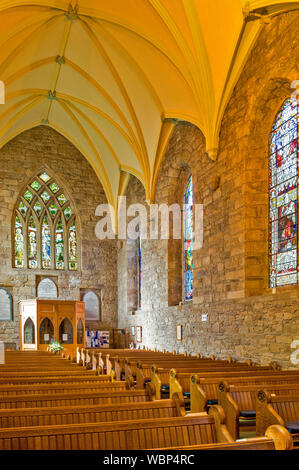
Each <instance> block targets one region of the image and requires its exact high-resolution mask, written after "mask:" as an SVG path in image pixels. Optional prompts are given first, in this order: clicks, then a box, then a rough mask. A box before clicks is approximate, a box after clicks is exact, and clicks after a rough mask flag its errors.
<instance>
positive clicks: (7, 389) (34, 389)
mask: <svg viewBox="0 0 299 470" xmlns="http://www.w3.org/2000/svg"><path fill="white" fill-rule="evenodd" d="M126 389H127V385H126V382H94V383H87V384H84V383H78V384H76V386H75V387H74V384H72V383H71V384H70V383H59V384H57V383H52V384H39V385H32V384H30V385H1V386H0V399H2V398H3V397H6V396H14V395H16V396H17V395H25V394H26V395H27V394H28V395H41V394H47V395H50V394H57V393H60V394H61V393H68V392H73V391H76V393H79V392H84V391H88V392H90V393H94V394H96V393H98V392H101V391H104V390H107V391H108V390H111V391H116V390H126Z"/></svg>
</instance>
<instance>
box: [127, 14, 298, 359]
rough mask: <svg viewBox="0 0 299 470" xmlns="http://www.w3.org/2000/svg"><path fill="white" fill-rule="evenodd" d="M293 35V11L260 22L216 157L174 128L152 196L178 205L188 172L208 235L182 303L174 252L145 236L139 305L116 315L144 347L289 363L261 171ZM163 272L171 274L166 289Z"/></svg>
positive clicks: (293, 72) (184, 126) (294, 320)
mask: <svg viewBox="0 0 299 470" xmlns="http://www.w3.org/2000/svg"><path fill="white" fill-rule="evenodd" d="M298 33H299V21H298V12H290V13H287V14H283V15H280V16H277V17H275V18H273V19H272V20H271V22H270V24H268V25H265V26H264V29H263V31H262V33H261V36H260V38H259V39H258V41H257V44H256V46H255V47H254V49H253V50H252V52H251V54H250V57H249V59H248V61H247V64H246V66H245V68H244V71H243V73H242V74H241V76H240V79H239V81H238V84H237V86H236V87H235V89H234V92H233V95H232V97H231V99H230V102H229V104H228V106H227V109H226V111H225V114H224V117H223V121H222V127H221V132H220V144H219V153H218V158H217V161H216V162H213V161H212V160H210V159H209V158H208V156H207V155H206V154H205V142H204V137H203V135H202V133H201V132H200V130H199V129H197V128H195V127H194V126H192V125H191V124H189V123H183V122H182V123H179V124H178V125H177V126H176V128H175V130H174V133H173V135H172V138H171V139H170V142H169V145H168V149H167V152H166V154H165V157H164V161H163V163H162V166H161V169H160V174H159V178H158V183H157V189H156V200H155V202H156V203H162V202H165V203H168V204H170V203H172V202H174V199H177V200H179V201H180V203H182V194H183V191H182V189H183V188H184V185H185V183H186V181H187V178H188V175H189V174H190V172H191V174H192V177H193V185H194V202H195V203H202V204H203V207H204V243H203V247H202V248H201V249H200V250H198V251H196V252H195V253H194V294H193V301H192V302H187V303H186V302H184V301H183V293H182V288H181V287H180V281H179V277H180V276H182V275H183V273H182V271H183V269H182V258H181V255H180V253H179V251H175V253H176V254H175V256H173V252H172V249H171V242H169V241H166V240H152V241H151V240H144V241H143V243H142V293H141V297H142V304H141V309H139V310H138V311H137V312H136V313H135V315H134V316H132V315H129V314H128V313H126V312H125V311H124V310H123V311H122V313H121V315H119V326H121V327H123V328H124V327H128V328H129V327H131V326H132V325H135V326H136V325H141V326H142V328H143V338H142V339H143V341H142V343H141V346H143V345H144V346H148V347H150V348H153V347H157V348H158V349H164V348H165V349H167V350H173V349H176V350H177V351H180V352H182V351H187V352H189V353H201V354H203V355H211V354H215V355H216V356H217V357H221V358H225V357H227V356H232V357H233V358H234V359H238V360H245V359H248V358H251V359H252V360H254V361H256V362H258V363H262V364H266V363H269V362H271V361H277V362H278V363H279V364H281V365H282V366H283V367H292V364H291V362H290V355H291V353H292V352H293V350H292V348H291V343H292V341H293V340H296V339H297V340H299V329H298V326H299V308H298V286H289V287H283V288H277V289H276V290H273V291H272V290H270V289H269V288H268V254H267V253H268V228H267V227H268V174H267V172H268V138H269V134H270V131H271V126H272V123H273V121H274V119H275V116H276V113H277V111H278V109H279V108H280V106H281V104H282V103H283V101H284V100H285V99H286V98H288V97H289V96H290V95H291V92H292V91H293V90H291V88H290V83H291V82H292V81H293V80H296V79H298V78H299V70H298V63H299V34H298ZM131 184H133V185H134V187H135V188H134V191H133V190H132V187H131V186H130V185H131ZM130 185H129V187H128V194H129V195H130V199H132V195H133V194H135V195H136V197H135V200H134V202H142V201H143V200H144V195H143V193H142V188H141V184H140V183H138V182H137V180H135V179H134V178H131V183H130ZM138 185H139V186H140V187H139V189H138V191H136V186H138ZM122 250H125V245H124V246H123V247H122ZM122 253H123V252H120V257H119V263H120V265H121V263H123V262H124V257H122V258H121V254H122ZM120 265H119V269H125V267H124V266H123V265H121V266H120ZM169 279H175V280H174V287H173V286H172V288H170V287H171V286H170V285H169ZM171 283H172V284H173V282H170V284H171ZM175 286H176V287H175ZM174 291H177V292H180V295H179V296H178V297H180V298H181V304H179V302H178V298H177V299H175V300H174V296H173V292H174ZM175 303H177V305H175ZM203 314H207V316H208V321H207V322H204V321H202V315H203ZM177 324H182V325H183V339H182V341H177V340H176V325H177Z"/></svg>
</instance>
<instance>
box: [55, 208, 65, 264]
mask: <svg viewBox="0 0 299 470" xmlns="http://www.w3.org/2000/svg"><path fill="white" fill-rule="evenodd" d="M55 262H56V269H64V239H63V224H62V220H61V217H60V218H59V219H58V222H57V225H56V232H55Z"/></svg>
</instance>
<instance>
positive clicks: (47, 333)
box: [39, 318, 54, 344]
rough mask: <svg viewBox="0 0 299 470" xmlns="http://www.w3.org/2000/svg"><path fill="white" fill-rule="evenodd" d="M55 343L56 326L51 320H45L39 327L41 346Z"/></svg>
mask: <svg viewBox="0 0 299 470" xmlns="http://www.w3.org/2000/svg"><path fill="white" fill-rule="evenodd" d="M53 341H54V326H53V323H52V322H51V320H50V319H49V318H44V319H43V321H42V322H41V324H40V327H39V344H50V343H52V342H53Z"/></svg>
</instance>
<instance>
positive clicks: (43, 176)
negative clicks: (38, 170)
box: [39, 172, 51, 183]
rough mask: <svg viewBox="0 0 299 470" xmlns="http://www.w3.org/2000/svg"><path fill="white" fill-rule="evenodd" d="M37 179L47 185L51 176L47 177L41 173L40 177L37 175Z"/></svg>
mask: <svg viewBox="0 0 299 470" xmlns="http://www.w3.org/2000/svg"><path fill="white" fill-rule="evenodd" d="M39 178H40V179H41V180H42V181H44V183H47V182H48V181H50V179H51V176H49V175H47V173H46V172H44V173H42V174H41V175H39Z"/></svg>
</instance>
